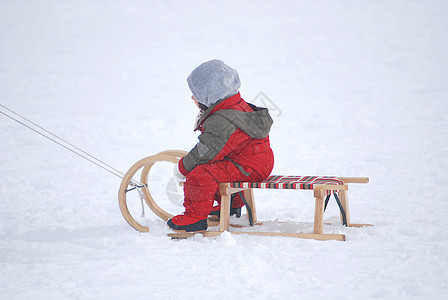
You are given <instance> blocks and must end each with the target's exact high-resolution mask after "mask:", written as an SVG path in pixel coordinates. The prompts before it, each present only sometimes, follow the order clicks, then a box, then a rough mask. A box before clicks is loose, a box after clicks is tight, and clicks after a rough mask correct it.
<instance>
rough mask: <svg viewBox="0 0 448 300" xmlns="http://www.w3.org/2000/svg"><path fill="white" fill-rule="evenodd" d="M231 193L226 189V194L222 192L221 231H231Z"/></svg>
mask: <svg viewBox="0 0 448 300" xmlns="http://www.w3.org/2000/svg"><path fill="white" fill-rule="evenodd" d="M230 196H231V195H230V193H229V192H228V191H226V193H225V194H224V195H222V194H221V213H220V217H219V231H220V232H224V231H229V217H230Z"/></svg>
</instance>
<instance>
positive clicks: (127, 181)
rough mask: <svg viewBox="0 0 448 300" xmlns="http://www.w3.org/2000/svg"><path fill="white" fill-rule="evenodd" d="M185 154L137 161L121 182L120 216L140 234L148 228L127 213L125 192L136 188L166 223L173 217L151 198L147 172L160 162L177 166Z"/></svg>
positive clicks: (172, 152) (174, 152)
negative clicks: (135, 176)
mask: <svg viewBox="0 0 448 300" xmlns="http://www.w3.org/2000/svg"><path fill="white" fill-rule="evenodd" d="M186 154H187V152H186V151H182V150H167V151H163V152H160V153H158V154H156V155H152V156H148V157H145V158H143V159H141V160H139V161H138V162H136V163H135V164H134V165H133V166H132V167H131V168H130V169H129V170H128V171H127V172H126V174H125V176H124V177H123V180H122V181H121V185H120V189H119V191H118V203H119V206H120V211H121V214H122V215H123V217H124V219H125V220H126V222H128V224H129V225H131V226H132V227H133V228H135V229H136V230H138V231H141V232H148V231H149V228H148V227H147V226H144V225H142V224H140V223H139V222H138V221H137V220H135V218H134V217H133V216H132V215H131V213H130V212H129V209H128V206H127V202H126V200H127V198H126V196H127V192H128V191H130V190H132V189H134V188H136V189H137V190H138V191H139V193H141V195H142V196H143V198H144V201H145V203H146V204H147V205H148V207H149V208H150V209H151V210H152V211H153V212H154V213H155V214H156V215H157V216H158V217H159V218H161V219H163V220H165V221H168V219H170V218H172V217H173V215H172V214H170V213H169V212H167V211H165V210H163V209H162V208H161V207H160V206H159V205H158V204H157V202H156V201H155V200H154V198H153V197H152V195H151V192H150V191H149V188H148V176H149V171H150V170H151V168H152V166H154V164H155V163H157V162H160V161H166V162H172V163H173V164H177V162H178V161H179V159H180V158H181V157H183V156H185V155H186ZM140 170H142V171H141V175H140V181H139V182H136V181H135V180H134V179H133V177H134V175H135V174H136V173H137V172H138V171H140Z"/></svg>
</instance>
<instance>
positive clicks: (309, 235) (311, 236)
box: [168, 231, 345, 241]
mask: <svg viewBox="0 0 448 300" xmlns="http://www.w3.org/2000/svg"><path fill="white" fill-rule="evenodd" d="M222 233H223V232H220V231H205V232H176V233H169V234H168V236H169V237H171V238H173V239H186V238H189V237H192V236H195V235H196V234H202V235H203V236H204V237H216V236H220V235H221V234H222ZM231 233H232V234H247V235H257V236H284V237H295V238H301V239H314V240H320V241H328V240H335V241H345V236H344V235H343V234H314V233H288V232H257V231H232V232H231Z"/></svg>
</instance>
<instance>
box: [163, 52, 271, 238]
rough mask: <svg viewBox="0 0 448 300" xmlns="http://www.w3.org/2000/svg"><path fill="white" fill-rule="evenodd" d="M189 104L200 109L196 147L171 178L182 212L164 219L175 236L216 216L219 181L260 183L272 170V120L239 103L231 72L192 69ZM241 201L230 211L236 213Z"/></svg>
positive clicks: (217, 66) (217, 65)
mask: <svg viewBox="0 0 448 300" xmlns="http://www.w3.org/2000/svg"><path fill="white" fill-rule="evenodd" d="M187 82H188V85H189V87H190V90H191V92H192V93H193V96H192V99H193V100H194V101H195V103H196V105H197V106H198V107H199V109H200V114H199V115H198V116H199V117H198V120H197V123H196V126H195V127H196V129H195V130H200V131H201V134H200V135H199V142H198V143H197V144H196V146H195V147H194V148H193V149H192V150H191V151H190V152H189V153H188V154H187V155H186V156H185V157H183V158H182V159H181V160H180V161H179V163H178V165H177V168H176V171H175V173H176V176H177V177H178V178H181V179H185V184H184V196H185V199H184V207H185V212H184V213H183V214H180V215H177V216H175V217H173V218H171V219H170V220H168V226H169V227H170V228H171V229H173V230H176V231H187V232H195V231H203V230H206V229H207V218H208V216H209V215H210V214H214V215H217V214H218V212H219V209H220V207H219V205H218V206H215V207H213V203H214V200H219V199H218V197H217V195H218V188H219V183H220V182H231V181H246V182H247V181H263V180H264V179H266V178H267V177H268V176H269V174H270V173H271V171H272V168H273V166H274V155H273V152H272V149H271V147H270V144H269V131H270V128H271V125H272V122H273V121H272V118H271V117H270V115H269V112H268V110H267V109H266V108H259V107H256V106H255V105H252V104H249V103H247V102H245V101H244V100H243V99H242V98H241V95H240V93H239V88H240V85H241V83H240V79H239V77H238V73H237V71H236V70H234V69H232V68H231V67H229V66H227V65H226V64H225V63H224V62H222V61H220V60H211V61H207V62H205V63H203V64H201V65H200V66H199V67H197V68H196V69H195V70H193V72H192V73H191V74H190V75H189V76H188V78H187ZM243 205H244V204H243V201H242V199H241V198H235V199H234V201H233V202H232V208H231V212H233V213H236V214H238V213H239V214H240V211H241V207H242V206H243Z"/></svg>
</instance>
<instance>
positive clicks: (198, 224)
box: [167, 212, 207, 232]
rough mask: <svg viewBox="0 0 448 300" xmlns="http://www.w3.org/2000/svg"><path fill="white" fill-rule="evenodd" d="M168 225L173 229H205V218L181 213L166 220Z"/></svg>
mask: <svg viewBox="0 0 448 300" xmlns="http://www.w3.org/2000/svg"><path fill="white" fill-rule="evenodd" d="M167 224H168V226H169V227H170V228H171V229H173V230H175V231H186V232H196V231H205V230H207V218H205V219H204V217H200V216H195V215H193V214H190V213H187V212H186V213H183V214H181V215H177V216H175V217H172V218H171V219H169V220H168V222H167Z"/></svg>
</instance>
